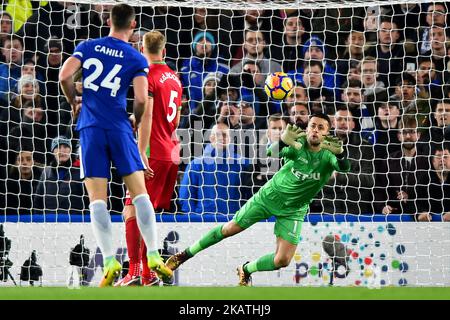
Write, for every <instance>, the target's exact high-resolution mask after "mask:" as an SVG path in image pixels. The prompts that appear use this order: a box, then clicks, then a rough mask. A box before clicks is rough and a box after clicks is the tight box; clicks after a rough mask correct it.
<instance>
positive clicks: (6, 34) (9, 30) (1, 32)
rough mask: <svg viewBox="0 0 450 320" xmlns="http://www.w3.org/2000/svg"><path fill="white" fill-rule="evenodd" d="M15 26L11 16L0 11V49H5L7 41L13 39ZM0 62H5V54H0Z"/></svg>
mask: <svg viewBox="0 0 450 320" xmlns="http://www.w3.org/2000/svg"><path fill="white" fill-rule="evenodd" d="M13 31H14V24H13V18H12V16H11V14H9V13H8V12H6V11H0V48H3V47H4V42H5V40H6V39H8V38H11V36H12V34H13V33H14V32H13ZM0 62H5V57H3V53H2V54H0Z"/></svg>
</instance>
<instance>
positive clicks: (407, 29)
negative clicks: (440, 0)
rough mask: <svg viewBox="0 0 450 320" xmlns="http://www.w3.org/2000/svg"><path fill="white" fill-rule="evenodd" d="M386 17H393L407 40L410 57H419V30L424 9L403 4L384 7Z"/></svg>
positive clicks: (413, 4)
mask: <svg viewBox="0 0 450 320" xmlns="http://www.w3.org/2000/svg"><path fill="white" fill-rule="evenodd" d="M384 8H386V9H387V10H386V11H384V14H385V15H388V16H392V17H393V19H394V20H395V21H396V23H397V26H398V28H399V29H400V33H401V37H402V38H404V39H405V51H406V54H407V55H408V56H417V55H418V47H417V42H418V37H419V35H418V30H419V27H420V23H421V21H420V20H421V14H422V8H421V6H420V4H416V3H401V4H397V5H387V6H384Z"/></svg>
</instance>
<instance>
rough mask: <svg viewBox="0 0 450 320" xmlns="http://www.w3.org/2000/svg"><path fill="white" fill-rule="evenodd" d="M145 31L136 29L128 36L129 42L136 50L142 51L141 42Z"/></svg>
mask: <svg viewBox="0 0 450 320" xmlns="http://www.w3.org/2000/svg"><path fill="white" fill-rule="evenodd" d="M146 33H147V31H145V30H138V31H135V32H133V34H132V35H131V37H130V43H131V45H132V46H133V48H135V49H136V50H137V51H139V52H142V51H141V50H142V43H143V40H144V34H146Z"/></svg>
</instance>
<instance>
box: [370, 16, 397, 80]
mask: <svg viewBox="0 0 450 320" xmlns="http://www.w3.org/2000/svg"><path fill="white" fill-rule="evenodd" d="M399 40H400V33H399V29H398V26H397V23H396V22H395V21H393V20H392V19H391V18H390V17H386V16H385V17H382V18H380V23H379V31H378V44H377V45H376V46H374V47H372V48H369V49H368V50H367V51H366V54H367V55H369V56H372V57H375V58H376V59H377V61H378V63H377V70H376V71H377V73H378V75H379V79H380V80H381V81H383V83H384V85H385V86H386V87H387V88H389V87H391V86H394V85H395V83H396V80H397V78H399V76H400V73H401V72H402V71H403V58H404V56H405V54H404V49H403V46H402V45H401V44H400V43H399ZM363 72H364V71H363Z"/></svg>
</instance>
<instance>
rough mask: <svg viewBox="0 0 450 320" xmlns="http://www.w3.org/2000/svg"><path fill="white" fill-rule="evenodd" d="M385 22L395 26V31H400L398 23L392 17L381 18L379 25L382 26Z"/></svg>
mask: <svg viewBox="0 0 450 320" xmlns="http://www.w3.org/2000/svg"><path fill="white" fill-rule="evenodd" d="M383 22H389V23H392V24H395V28H394V30H396V31H398V30H397V29H398V23H397V21H395V20H394V19H392V17H390V16H381V17H380V24H379V25H380V26H381V24H382V23H383Z"/></svg>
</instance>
